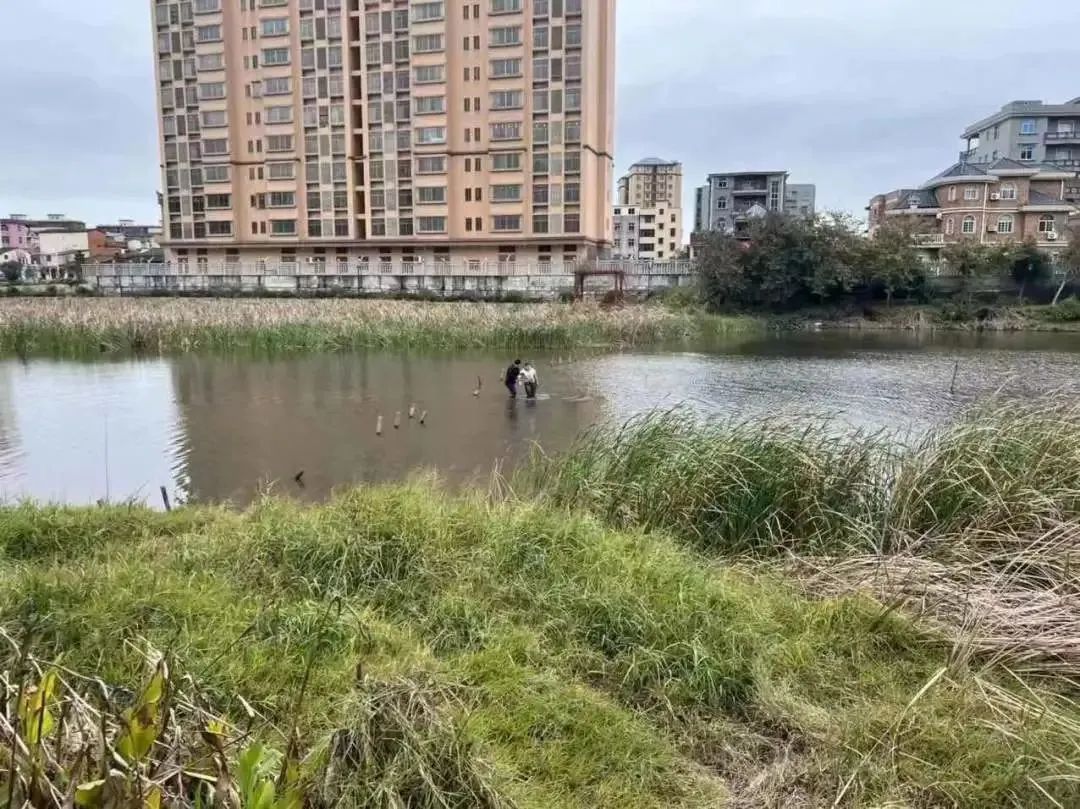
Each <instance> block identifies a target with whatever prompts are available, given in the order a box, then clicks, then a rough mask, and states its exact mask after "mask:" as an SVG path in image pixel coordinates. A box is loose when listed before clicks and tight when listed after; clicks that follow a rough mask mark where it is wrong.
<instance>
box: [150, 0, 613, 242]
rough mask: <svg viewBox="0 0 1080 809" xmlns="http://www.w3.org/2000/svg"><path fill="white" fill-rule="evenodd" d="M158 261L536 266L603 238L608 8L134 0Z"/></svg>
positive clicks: (609, 125)
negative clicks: (148, 5)
mask: <svg viewBox="0 0 1080 809" xmlns="http://www.w3.org/2000/svg"><path fill="white" fill-rule="evenodd" d="M153 7H154V24H155V30H156V48H157V55H158V62H157V81H158V85H159V93H160V109H161V160H162V172H163V181H164V206H163V207H164V210H163V224H164V234H163V243H164V246H165V247H166V249H167V257H168V258H169V259H170V260H179V261H187V260H199V261H202V260H206V261H220V260H226V261H267V262H279V261H284V262H292V261H301V262H302V261H305V260H306V261H348V262H350V263H352V262H357V261H372V262H375V261H380V262H381V261H402V260H405V261H408V260H417V261H448V260H455V261H458V260H461V261H465V260H467V261H482V260H501V261H513V260H519V261H538V260H545V259H553V260H556V261H559V260H563V259H564V258H584V257H586V256H588V255H590V254H593V253H595V252H596V251H597V250H598V249H600V248H603V247H605V246H606V245H607V244H608V243H609V241H610V232H611V221H610V220H611V187H612V177H613V166H612V150H613V130H614V49H615V42H614V35H615V0H478V1H477V2H463V0H445V1H443V0H432V1H427V2H417V0H413V1H412V2H407V1H406V0H191V2H180V3H177V2H163V1H162V0H154V2H153Z"/></svg>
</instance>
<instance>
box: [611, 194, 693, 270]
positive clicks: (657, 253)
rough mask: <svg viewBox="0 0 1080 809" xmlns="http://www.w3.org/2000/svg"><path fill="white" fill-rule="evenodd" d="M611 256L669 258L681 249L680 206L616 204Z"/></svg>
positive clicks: (645, 258) (632, 258)
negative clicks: (647, 206)
mask: <svg viewBox="0 0 1080 809" xmlns="http://www.w3.org/2000/svg"><path fill="white" fill-rule="evenodd" d="M612 222H613V224H612V227H613V230H614V233H613V236H612V248H611V256H612V258H615V259H627V260H635V261H673V260H674V259H677V258H679V255H680V254H681V253H682V209H681V208H678V207H675V208H671V207H667V206H664V205H659V206H656V207H649V208H639V207H638V206H636V205H616V206H615V208H614V211H613V216H612Z"/></svg>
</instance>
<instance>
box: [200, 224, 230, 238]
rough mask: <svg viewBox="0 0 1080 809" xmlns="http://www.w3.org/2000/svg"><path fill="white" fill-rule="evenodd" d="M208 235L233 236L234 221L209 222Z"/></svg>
mask: <svg viewBox="0 0 1080 809" xmlns="http://www.w3.org/2000/svg"><path fill="white" fill-rule="evenodd" d="M206 234H207V235H208V236H232V222H207V223H206Z"/></svg>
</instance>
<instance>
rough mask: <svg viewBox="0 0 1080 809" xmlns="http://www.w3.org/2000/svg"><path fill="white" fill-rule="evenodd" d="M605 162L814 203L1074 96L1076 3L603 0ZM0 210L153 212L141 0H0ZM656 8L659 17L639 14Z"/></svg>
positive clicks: (148, 43) (878, 182)
mask: <svg viewBox="0 0 1080 809" xmlns="http://www.w3.org/2000/svg"><path fill="white" fill-rule="evenodd" d="M618 4H619V31H618V49H619V52H618V73H617V82H618V91H619V92H618V101H617V113H618V124H617V130H616V131H617V143H616V158H617V172H618V173H621V172H622V171H624V170H625V168H626V167H627V166H628V165H629V164H630V163H632V162H633V161H634V160H636V159H638V158H641V157H647V156H658V157H664V158H669V159H676V160H681V161H682V162H683V164H684V166H685V173H686V187H687V196H686V206H687V209H686V216H687V220H688V222H690V221H692V208H691V205H692V200H693V187H694V186H695V185H696V184H698V183H700V182H702V181H703V179H704V176H705V175H706V174H707V173H709V172H710V171H726V170H737V169H753V168H767V169H773V168H786V169H789V170H790V171H791V172H792V178H793V180H794V181H797V182H814V183H817V185H818V200H819V205H820V206H821V207H823V208H832V209H846V210H849V211H853V212H856V213H858V214H860V215H861V214H862V212H863V211H862V209H863V207H864V206H865V204H866V201H867V198H868V197H869V196H870V195H872V194H874V193H876V192H878V191H883V190H888V189H891V188H894V187H897V186H903V185H911V184H917V183H920V182H922V181H923V180H926V179H928V178H929V177H930V176H932V175H933V174H935V173H937V172H938V171H939V170H940V169H942V168H944V167H946V166H947V165H948V164H949V163H950V162H951V161H953V160H955V158H956V154H957V152H958V151H959V149H960V142H959V137H958V136H959V133H960V132H961V130H962V129H963V128H964V126H965V125H967V124H968V123H971V122H972V121H974V120H977V119H979V118H981V117H983V116H985V115H989V114H990V113H991V112H993V111H995V110H996V109H997V108H998V107H1000V106H1001V105H1002V104H1003V103H1005V102H1007V101H1010V100H1012V99H1018V98H1039V99H1043V100H1046V101H1056V102H1061V101H1065V100H1068V99H1070V98H1073V97H1075V96H1080V73H1078V72H1077V70H1076V56H1077V51H1076V45H1075V32H1076V31H1077V30H1080V3H1076V4H1074V3H1057V4H1054V5H1053V7H1052V9H1051V10H1049V11H1046V12H1045V13H1044V12H1042V11H1041V10H1039V9H1038V8H1037V7H1036V6H1033V5H1031V4H1030V3H1017V2H1015V1H1014V0H872V2H867V1H866V0H813V1H812V2H809V0H752V1H748V0H665V1H664V2H657V0H618ZM0 6H2V7H3V36H2V41H3V46H2V47H0V76H2V77H3V81H2V82H0V110H2V111H3V113H2V114H3V118H4V126H2V127H0V215H6V214H7V213H9V212H13V211H17V212H20V213H28V214H33V215H38V214H45V213H67V214H69V215H71V216H76V217H79V218H83V219H86V220H88V221H91V222H98V221H102V222H104V221H111V220H115V219H118V218H121V217H130V218H136V219H140V220H151V221H157V219H158V212H157V208H156V205H155V196H154V195H155V192H156V191H157V188H158V185H159V177H158V170H157V166H156V163H157V148H156V145H155V143H156V137H157V136H156V123H155V117H154V103H155V95H154V86H153V78H152V75H153V62H152V58H153V55H152V52H151V50H152V38H151V26H150V8H151V3H150V2H149V0H97V2H94V3H86V4H84V3H79V2H74V0H34V2H18V0H0ZM661 10H662V12H663V13H662V15H661V14H660V13H658V12H659V11H661Z"/></svg>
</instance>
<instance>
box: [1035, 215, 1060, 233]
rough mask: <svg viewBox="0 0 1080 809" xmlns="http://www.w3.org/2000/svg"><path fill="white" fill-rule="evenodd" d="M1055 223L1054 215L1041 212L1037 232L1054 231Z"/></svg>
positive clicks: (1055, 229) (1055, 230)
mask: <svg viewBox="0 0 1080 809" xmlns="http://www.w3.org/2000/svg"><path fill="white" fill-rule="evenodd" d="M1056 232H1057V223H1056V222H1055V221H1054V217H1053V216H1051V215H1050V214H1048V213H1047V214H1043V215H1042V216H1040V217H1039V233H1056Z"/></svg>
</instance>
